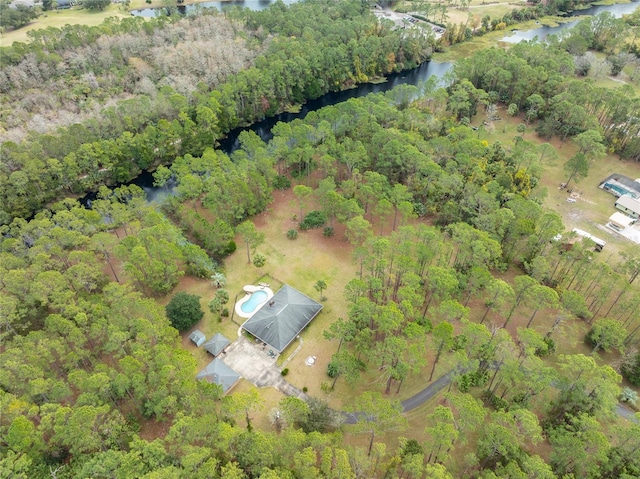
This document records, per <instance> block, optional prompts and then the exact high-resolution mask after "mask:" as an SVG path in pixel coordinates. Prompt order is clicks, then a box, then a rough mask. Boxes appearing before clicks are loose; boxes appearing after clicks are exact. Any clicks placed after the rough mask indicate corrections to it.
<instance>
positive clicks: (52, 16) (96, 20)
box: [0, 0, 144, 47]
mask: <svg viewBox="0 0 640 479" xmlns="http://www.w3.org/2000/svg"><path fill="white" fill-rule="evenodd" d="M137 1H139V2H140V3H144V0H137ZM132 3H133V2H132ZM129 16H130V14H129V12H128V11H126V10H123V9H122V7H121V6H120V5H117V4H111V5H109V6H108V7H107V8H105V9H104V10H86V9H84V8H79V7H73V8H70V9H68V10H56V11H49V12H44V13H43V14H42V15H41V16H40V17H39V18H37V19H36V20H35V21H33V22H31V23H29V24H28V25H25V26H24V27H22V28H19V29H17V30H11V31H8V32H3V33H2V34H1V35H0V44H1V45H2V46H3V47H5V46H9V45H11V44H12V43H13V42H27V41H29V37H28V36H27V32H30V31H31V30H36V29H39V28H48V27H55V28H61V27H64V26H65V25H74V24H78V23H79V24H82V25H89V26H93V25H98V24H100V23H102V22H103V20H104V19H105V18H108V17H120V18H126V17H129Z"/></svg>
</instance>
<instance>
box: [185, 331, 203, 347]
mask: <svg viewBox="0 0 640 479" xmlns="http://www.w3.org/2000/svg"><path fill="white" fill-rule="evenodd" d="M189 339H190V340H191V341H193V342H194V343H195V345H196V346H198V347H200V346H202V345H203V344H204V342H205V341H206V340H207V337H206V336H205V335H204V333H203V332H202V331H200V330H199V329H196V330H195V331H194V332H193V333H191V334H190V335H189Z"/></svg>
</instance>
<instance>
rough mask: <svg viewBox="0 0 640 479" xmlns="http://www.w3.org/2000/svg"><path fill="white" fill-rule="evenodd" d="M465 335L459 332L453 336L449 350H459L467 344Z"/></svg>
mask: <svg viewBox="0 0 640 479" xmlns="http://www.w3.org/2000/svg"><path fill="white" fill-rule="evenodd" d="M467 342H468V340H467V337H466V336H465V335H464V334H460V335H458V336H455V337H454V338H453V344H452V345H451V351H460V350H461V349H464V348H465V347H466V346H467Z"/></svg>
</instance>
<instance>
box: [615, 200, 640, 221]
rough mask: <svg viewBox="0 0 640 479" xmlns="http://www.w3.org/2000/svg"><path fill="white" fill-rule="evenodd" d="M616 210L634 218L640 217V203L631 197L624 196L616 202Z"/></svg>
mask: <svg viewBox="0 0 640 479" xmlns="http://www.w3.org/2000/svg"><path fill="white" fill-rule="evenodd" d="M616 208H618V209H619V210H620V211H622V212H624V213H626V214H628V215H629V216H631V217H633V218H638V217H640V201H638V200H636V199H635V198H632V197H631V196H629V195H622V196H621V197H620V198H618V199H617V201H616Z"/></svg>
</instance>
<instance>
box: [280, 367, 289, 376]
mask: <svg viewBox="0 0 640 479" xmlns="http://www.w3.org/2000/svg"><path fill="white" fill-rule="evenodd" d="M280 374H281V375H282V376H286V375H287V374H289V368H284V369H283V370H282V371H281V372H280Z"/></svg>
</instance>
